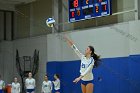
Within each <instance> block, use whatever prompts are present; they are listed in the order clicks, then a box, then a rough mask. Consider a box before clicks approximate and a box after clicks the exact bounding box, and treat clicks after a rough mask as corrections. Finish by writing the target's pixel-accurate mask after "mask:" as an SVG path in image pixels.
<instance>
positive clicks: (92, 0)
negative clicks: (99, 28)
mask: <svg viewBox="0 0 140 93" xmlns="http://www.w3.org/2000/svg"><path fill="white" fill-rule="evenodd" d="M68 3H69V22H76V21H80V20H86V19H91V18H96V17H102V16H107V15H111V4H110V3H111V2H110V0H69V1H68Z"/></svg>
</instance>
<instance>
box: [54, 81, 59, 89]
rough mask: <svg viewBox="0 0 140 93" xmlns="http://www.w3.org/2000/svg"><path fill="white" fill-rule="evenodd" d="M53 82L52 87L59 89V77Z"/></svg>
mask: <svg viewBox="0 0 140 93" xmlns="http://www.w3.org/2000/svg"><path fill="white" fill-rule="evenodd" d="M53 84H54V89H55V90H59V89H60V80H59V79H57V80H55V81H53Z"/></svg>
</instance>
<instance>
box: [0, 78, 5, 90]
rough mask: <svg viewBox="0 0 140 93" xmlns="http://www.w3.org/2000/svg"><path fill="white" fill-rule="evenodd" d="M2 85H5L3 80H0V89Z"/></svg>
mask: <svg viewBox="0 0 140 93" xmlns="http://www.w3.org/2000/svg"><path fill="white" fill-rule="evenodd" d="M3 87H5V82H4V81H3V80H0V90H2V89H3Z"/></svg>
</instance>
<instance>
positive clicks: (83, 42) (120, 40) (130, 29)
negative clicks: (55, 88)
mask: <svg viewBox="0 0 140 93" xmlns="http://www.w3.org/2000/svg"><path fill="white" fill-rule="evenodd" d="M138 25H140V21H134V22H127V23H120V24H115V25H111V26H107V27H100V28H97V29H87V30H83V31H73V32H70V33H67V35H68V36H69V37H70V38H71V39H72V40H73V41H74V42H75V44H76V45H77V47H78V48H79V49H80V50H81V51H82V52H84V50H85V48H86V47H87V46H88V45H93V46H94V47H95V50H96V52H97V53H98V54H99V55H101V57H102V58H110V57H123V56H128V55H131V54H140V38H139V35H140V34H139V33H140V32H139V30H138V29H140V27H139V26H138ZM47 38H48V39H47V42H48V47H47V50H48V51H47V54H48V56H47V57H48V61H54V60H57V61H58V60H60V61H61V60H62V61H63V60H77V59H78V57H77V56H76V55H75V54H74V53H73V51H72V50H71V49H70V48H68V46H67V45H66V43H65V42H62V41H61V40H59V39H58V38H56V36H54V35H53V34H50V35H48V37H47Z"/></svg>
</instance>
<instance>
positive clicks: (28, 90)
mask: <svg viewBox="0 0 140 93" xmlns="http://www.w3.org/2000/svg"><path fill="white" fill-rule="evenodd" d="M34 91H35V89H26V92H29V93H32V92H34Z"/></svg>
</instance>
